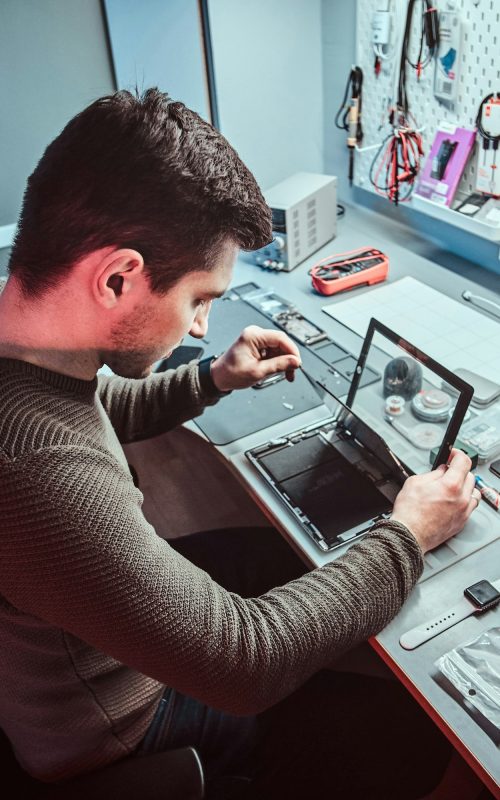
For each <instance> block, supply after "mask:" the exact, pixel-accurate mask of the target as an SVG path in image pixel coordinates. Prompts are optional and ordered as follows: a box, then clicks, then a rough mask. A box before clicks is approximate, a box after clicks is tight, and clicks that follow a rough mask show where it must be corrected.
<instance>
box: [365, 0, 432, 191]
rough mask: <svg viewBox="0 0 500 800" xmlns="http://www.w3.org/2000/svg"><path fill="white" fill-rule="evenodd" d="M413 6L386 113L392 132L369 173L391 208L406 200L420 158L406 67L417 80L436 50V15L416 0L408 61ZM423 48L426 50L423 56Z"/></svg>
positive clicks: (419, 139) (427, 2) (412, 1)
mask: <svg viewBox="0 0 500 800" xmlns="http://www.w3.org/2000/svg"><path fill="white" fill-rule="evenodd" d="M416 2H417V0H408V8H407V11H406V21H405V26H404V32H403V35H402V41H401V57H400V61H399V71H398V72H397V73H396V74H395V86H394V95H395V96H396V102H395V103H394V105H392V106H391V108H390V109H389V124H390V125H391V128H392V130H391V133H390V134H389V135H388V136H387V137H386V138H385V139H384V141H383V142H382V144H381V146H380V148H379V149H378V151H377V153H376V155H375V158H374V159H373V161H372V164H371V167H370V173H369V177H370V182H371V184H372V186H373V187H374V188H375V191H376V192H377V193H378V194H381V195H383V196H384V197H387V198H388V200H390V201H391V202H392V203H394V204H395V205H398V203H401V202H404V201H405V200H408V199H409V197H410V195H411V193H412V191H413V187H414V185H415V180H416V177H417V175H418V173H419V171H420V159H421V157H422V156H423V154H424V151H423V147H422V137H421V136H420V133H419V131H418V130H417V125H416V123H415V120H414V118H413V116H412V114H411V112H410V104H409V100H408V92H407V87H406V81H407V67H408V65H410V66H411V67H413V68H414V69H415V70H416V72H417V77H418V78H419V77H420V75H421V73H422V70H423V69H425V67H426V66H427V65H428V64H430V62H431V61H432V59H433V57H434V56H435V54H436V53H437V50H438V46H439V23H438V15H437V11H436V9H435V8H434V7H433V6H432V5H431V2H430V0H420V2H421V5H422V25H421V34H420V42H419V50H418V55H417V59H416V62H413V61H412V60H411V58H410V56H409V49H410V37H411V29H412V24H413V15H414V11H415V4H416ZM424 45H425V46H426V47H427V52H426V53H425V55H424Z"/></svg>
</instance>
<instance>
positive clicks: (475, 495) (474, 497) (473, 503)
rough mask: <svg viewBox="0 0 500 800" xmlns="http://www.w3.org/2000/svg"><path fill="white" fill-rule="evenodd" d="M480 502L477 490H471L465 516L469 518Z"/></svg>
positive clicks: (479, 494)
mask: <svg viewBox="0 0 500 800" xmlns="http://www.w3.org/2000/svg"><path fill="white" fill-rule="evenodd" d="M480 500H481V492H480V491H479V489H477V488H474V489H473V490H472V494H471V497H470V500H469V505H468V506H467V516H470V514H472V512H473V511H475V510H476V508H477V507H478V505H479V503H480Z"/></svg>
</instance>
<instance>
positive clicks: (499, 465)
mask: <svg viewBox="0 0 500 800" xmlns="http://www.w3.org/2000/svg"><path fill="white" fill-rule="evenodd" d="M490 470H491V471H492V473H493V475H496V476H497V478H500V458H497V460H496V461H492V462H491V464H490Z"/></svg>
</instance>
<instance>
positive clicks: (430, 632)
mask: <svg viewBox="0 0 500 800" xmlns="http://www.w3.org/2000/svg"><path fill="white" fill-rule="evenodd" d="M490 583H491V584H492V585H493V586H494V587H495V589H498V591H500V579H499V580H497V581H490ZM487 610H488V608H484V609H481V608H478V607H477V606H475V605H473V603H471V602H470V600H468V599H467V598H466V597H461V598H460V600H459V602H458V603H457V604H456V605H455V606H453V607H452V608H449V609H448V610H447V611H443V613H442V614H439V616H437V617H434V619H430V620H428V621H427V622H423V623H422V624H421V625H417V626H416V627H415V628H412V629H411V630H409V631H407V632H406V633H403V635H402V636H401V637H400V639H399V644H400V645H401V647H404V649H405V650H414V649H415V647H418V646H419V645H421V644H423V643H424V642H427V641H428V640H429V639H433V638H434V636H437V635H438V633H442V632H443V631H446V630H448V628H451V627H453V625H456V624H457V622H462V620H464V619H466V618H467V617H470V616H471V615H472V614H477V613H480V612H482V611H487Z"/></svg>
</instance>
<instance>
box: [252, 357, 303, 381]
mask: <svg viewBox="0 0 500 800" xmlns="http://www.w3.org/2000/svg"><path fill="white" fill-rule="evenodd" d="M299 366H300V359H299V358H298V356H293V355H289V356H276V357H275V358H267V359H265V360H263V361H260V362H259V364H258V366H257V367H256V372H258V374H259V377H258V380H261V379H262V378H265V377H267V375H273V373H275V372H286V373H287V376H286V377H287V378H288V380H290V379H291V380H293V377H291V375H290V377H289V373H293V372H294V371H295V370H296V369H298V367H299Z"/></svg>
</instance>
